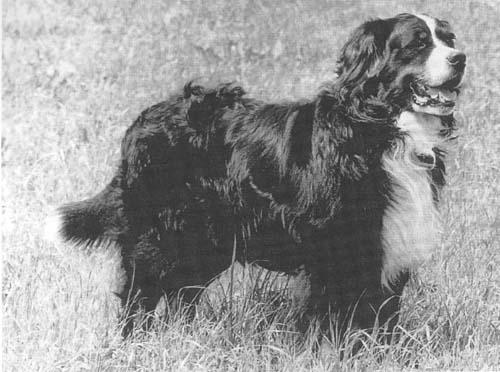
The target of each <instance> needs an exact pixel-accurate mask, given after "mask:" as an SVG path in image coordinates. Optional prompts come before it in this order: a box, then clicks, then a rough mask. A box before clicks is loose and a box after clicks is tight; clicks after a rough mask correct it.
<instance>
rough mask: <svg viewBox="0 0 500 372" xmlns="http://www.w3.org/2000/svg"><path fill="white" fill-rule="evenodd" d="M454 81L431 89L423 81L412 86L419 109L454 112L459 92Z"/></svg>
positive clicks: (413, 83)
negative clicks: (426, 108)
mask: <svg viewBox="0 0 500 372" xmlns="http://www.w3.org/2000/svg"><path fill="white" fill-rule="evenodd" d="M452 83H453V82H452V81H448V82H445V83H444V84H441V85H439V86H435V87H431V86H429V85H426V84H424V83H423V82H421V81H413V82H412V83H411V84H410V89H411V91H412V100H413V103H414V104H415V105H416V106H417V107H421V108H424V107H428V108H435V109H439V110H440V111H452V110H453V108H454V107H455V104H456V101H457V98H458V93H459V90H458V88H457V87H456V86H454V84H452Z"/></svg>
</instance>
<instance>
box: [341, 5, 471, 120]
mask: <svg viewBox="0 0 500 372" xmlns="http://www.w3.org/2000/svg"><path fill="white" fill-rule="evenodd" d="M465 59H466V57H465V54H464V53H462V52H461V51H459V50H458V49H456V48H455V35H454V34H453V33H452V31H451V29H450V26H449V24H448V23H447V22H445V21H442V20H438V19H435V18H432V17H429V16H427V15H412V14H400V15H397V16H396V17H394V18H388V19H377V20H372V21H369V22H366V23H364V24H363V25H361V26H360V27H358V28H357V29H356V30H355V31H354V32H353V34H352V35H351V38H350V39H349V41H348V42H347V43H346V44H345V46H344V47H343V48H342V51H341V56H340V58H339V60H338V65H337V74H338V81H339V83H340V84H341V85H342V86H343V87H345V89H344V91H345V92H348V93H349V95H350V96H351V97H353V96H356V97H357V101H363V102H364V103H365V104H366V103H367V102H377V101H378V102H380V104H381V105H386V106H394V105H396V106H397V107H399V108H400V109H404V110H413V111H416V112H424V113H428V114H432V115H437V116H447V115H450V114H452V112H453V110H454V107H455V103H456V100H457V96H458V93H459V87H460V85H461V83H462V80H463V76H464V72H465ZM360 98H361V99H360Z"/></svg>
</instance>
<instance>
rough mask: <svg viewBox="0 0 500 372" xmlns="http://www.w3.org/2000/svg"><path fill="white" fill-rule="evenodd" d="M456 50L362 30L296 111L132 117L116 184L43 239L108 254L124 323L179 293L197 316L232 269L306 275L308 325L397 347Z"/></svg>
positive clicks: (223, 95) (213, 102)
mask: <svg viewBox="0 0 500 372" xmlns="http://www.w3.org/2000/svg"><path fill="white" fill-rule="evenodd" d="M454 41H455V35H454V34H453V33H452V31H451V29H450V25H449V24H448V23H447V22H445V21H442V20H439V19H436V18H432V17H430V16H428V15H412V14H399V15H397V16H395V17H393V18H388V19H374V20H370V21H367V22H365V23H363V24H362V25H361V26H359V27H358V28H357V29H355V30H354V32H353V33H352V34H351V36H350V38H349V40H348V41H347V43H346V44H345V45H344V46H343V48H342V49H341V51H340V57H339V58H338V61H337V66H336V75H337V77H336V79H335V80H334V81H332V82H328V83H325V84H324V85H323V87H322V88H321V89H320V90H319V92H318V94H317V95H316V96H315V97H313V98H312V99H310V100H304V101H300V102H291V103H267V102H261V101H258V100H255V99H252V98H248V97H247V96H246V95H245V91H244V90H243V88H242V87H240V86H238V85H237V84H234V83H224V84H219V85H215V86H208V87H207V86H202V85H199V84H196V83H193V82H190V83H188V84H186V85H185V86H184V89H183V90H182V91H181V92H179V93H178V94H175V95H172V96H171V97H170V98H169V99H168V100H166V101H165V102H161V103H159V104H157V105H154V106H152V107H150V108H148V109H147V110H145V111H144V112H142V113H141V114H140V116H139V117H138V118H137V119H136V120H135V122H134V123H133V125H132V126H131V127H129V128H128V130H127V131H126V133H125V136H124V139H123V141H122V144H121V161H120V164H119V166H118V169H117V171H116V173H115V175H114V177H113V179H112V180H111V182H110V183H109V185H108V186H106V188H105V189H104V190H103V191H101V192H100V193H99V194H97V195H96V196H94V197H93V198H90V199H87V200H84V201H80V202H75V203H72V204H68V205H64V206H62V207H60V208H59V209H58V210H57V213H56V214H55V215H54V216H53V217H52V218H51V224H50V226H51V228H50V231H52V232H53V233H55V234H57V235H58V236H60V237H61V238H62V239H64V240H65V241H67V242H70V243H73V244H76V245H80V246H95V245H98V244H103V243H109V242H112V243H113V244H115V245H117V246H118V247H119V248H120V250H121V255H122V260H123V268H124V271H125V273H126V282H125V284H124V287H123V291H122V292H121V293H120V297H121V299H122V302H123V304H124V305H126V304H127V299H128V298H130V297H134V296H135V297H137V298H138V301H136V302H135V303H134V305H132V306H133V311H136V310H137V309H138V308H139V307H140V306H141V307H143V308H144V309H145V310H146V311H153V310H154V309H155V306H156V304H157V303H158V301H159V299H160V297H161V296H162V295H163V294H167V295H169V296H175V295H176V294H177V293H179V291H180V290H181V289H182V288H185V290H183V292H182V293H183V300H184V301H185V302H186V303H191V302H192V301H194V300H195V299H196V298H197V296H198V294H199V293H200V290H201V289H200V286H203V285H205V284H207V283H208V282H209V281H210V280H212V279H213V278H214V277H216V276H217V275H218V274H219V273H221V272H222V271H224V270H225V269H226V268H228V266H230V265H231V263H232V262H234V259H235V260H237V261H239V262H241V263H244V262H257V263H259V265H260V266H262V267H264V268H266V269H269V270H273V271H279V272H283V273H293V272H295V270H296V269H297V268H299V267H300V268H303V269H304V270H305V272H306V273H307V275H308V277H309V280H310V286H311V294H310V299H309V301H308V305H307V308H306V310H305V314H306V315H307V316H310V317H317V318H319V319H324V321H323V323H324V324H326V323H327V322H328V320H329V314H332V313H335V314H336V315H337V316H338V319H339V320H341V319H343V322H344V323H345V320H346V319H350V322H351V326H352V327H355V328H360V329H372V328H373V327H374V326H376V325H385V326H386V327H387V328H388V330H389V332H393V329H394V327H395V325H396V322H397V321H398V312H399V308H400V297H401V294H402V292H403V289H404V287H405V285H406V283H407V281H408V279H409V274H410V271H411V270H412V268H414V267H415V266H416V265H418V264H420V263H421V262H423V261H424V260H426V259H428V257H429V256H430V255H431V253H432V251H433V248H434V247H435V245H436V244H437V243H438V240H439V231H440V219H439V214H438V209H437V202H438V200H439V193H440V190H441V189H442V187H443V185H444V184H445V165H444V157H445V155H446V147H447V145H448V143H450V142H451V139H452V138H453V135H452V134H453V132H454V129H455V127H456V124H455V120H454V117H453V113H454V109H455V105H456V102H457V97H458V95H459V88H460V86H461V84H462V81H463V77H464V72H465V66H466V56H465V54H464V53H462V52H460V51H459V50H457V49H456V48H455V46H454ZM308 319H309V318H308ZM323 323H322V324H323ZM325 327H326V326H325ZM127 329H128V330H129V331H130V329H132V321H129V322H128V323H127Z"/></svg>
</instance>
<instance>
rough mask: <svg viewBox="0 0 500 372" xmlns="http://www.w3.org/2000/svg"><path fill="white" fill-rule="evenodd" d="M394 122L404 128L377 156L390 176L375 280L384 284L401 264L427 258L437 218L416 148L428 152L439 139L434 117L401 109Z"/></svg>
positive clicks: (435, 241)
mask: <svg viewBox="0 0 500 372" xmlns="http://www.w3.org/2000/svg"><path fill="white" fill-rule="evenodd" d="M397 125H398V126H399V128H400V129H401V130H402V131H404V132H405V133H406V136H405V139H404V140H403V141H398V142H397V143H395V144H394V146H393V147H392V148H391V149H390V150H388V151H386V152H385V153H384V155H383V156H382V167H383V169H384V170H385V171H386V172H387V173H388V175H389V177H390V179H391V185H392V192H391V196H392V199H391V201H390V205H389V207H388V208H387V209H386V211H385V213H384V216H383V227H382V244H383V250H384V253H383V267H382V277H381V283H382V285H383V286H386V287H388V288H390V284H391V283H392V282H394V281H395V280H396V279H397V277H398V275H399V273H400V272H401V270H404V269H410V268H412V267H414V266H416V265H417V264H419V263H421V262H422V261H424V260H426V259H428V258H429V256H430V255H431V254H432V251H433V249H434V247H435V246H436V245H437V244H438V243H439V233H440V230H441V223H440V219H439V215H438V211H437V209H436V206H435V203H434V200H433V193H432V187H431V184H432V180H431V178H430V176H429V173H428V171H429V167H432V165H429V164H426V163H422V162H420V161H419V160H418V158H417V154H425V155H427V156H432V157H434V152H433V151H432V149H433V148H434V147H438V146H439V145H441V144H442V142H443V140H442V138H440V137H439V130H440V128H441V121H440V119H439V118H438V117H436V116H432V115H427V114H422V113H413V112H403V113H402V114H401V116H400V118H399V120H398V123H397Z"/></svg>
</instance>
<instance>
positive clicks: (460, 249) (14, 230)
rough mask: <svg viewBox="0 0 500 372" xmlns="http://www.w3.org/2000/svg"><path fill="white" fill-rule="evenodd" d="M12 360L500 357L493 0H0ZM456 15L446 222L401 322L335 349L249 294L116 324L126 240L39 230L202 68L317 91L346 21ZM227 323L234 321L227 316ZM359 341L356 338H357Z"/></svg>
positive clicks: (419, 361) (494, 360) (131, 364)
mask: <svg viewBox="0 0 500 372" xmlns="http://www.w3.org/2000/svg"><path fill="white" fill-rule="evenodd" d="M3 5H4V8H3V14H2V20H3V44H2V47H3V55H2V64H3V71H2V97H3V99H2V101H3V102H2V106H3V107H2V122H3V134H2V168H3V169H2V172H3V177H2V190H3V198H2V235H3V237H2V245H3V248H2V255H3V281H2V299H3V302H2V306H3V350H2V352H3V365H4V368H5V369H6V370H19V371H34V370H44V371H55V370H74V371H84V370H92V371H94V370H105V371H108V370H109V371H112V370H120V371H121V370H144V371H149V370H176V371H182V370H201V371H203V370H245V371H246V370H268V369H270V370H286V371H300V370H304V371H305V370H314V371H322V370H338V369H344V370H368V371H371V370H376V369H379V370H390V369H394V370H399V369H402V368H406V369H412V368H416V367H417V366H419V367H420V368H422V369H424V368H428V369H432V370H450V369H461V370H473V369H474V370H475V369H484V370H494V369H500V346H499V341H500V330H499V327H500V288H499V286H500V275H499V270H498V266H499V263H500V262H499V261H500V253H499V252H500V250H499V248H500V247H499V245H500V244H499V241H500V239H499V229H500V227H499V226H500V217H499V210H500V197H499V194H500V145H499V143H500V142H499V140H500V125H499V119H500V109H499V99H500V63H499V62H498V61H499V60H500V42H499V40H500V31H499V27H498V19H500V11H499V5H498V3H497V2H496V1H493V0H491V1H472V0H467V1H460V2H459V1H456V2H453V1H432V0H429V1H427V0H420V1H410V0H405V1H399V0H379V1H353V0H350V1H335V2H334V1H326V0H321V1H312V0H309V1H306V0H295V1H287V2H285V1H279V2H277V1H271V0H255V1H252V0H235V1H222V0H212V1H181V0H179V1H147V0H136V1H133V0H127V1H125V0H120V1H119V0H107V1H97V0H86V1H84V0H82V1H74V0H24V1H8V2H4V4H3ZM399 12H425V13H429V14H431V15H434V16H438V17H440V18H444V19H447V20H448V21H450V22H451V24H452V25H453V26H454V28H455V30H456V33H457V35H458V46H459V47H461V48H463V50H464V51H465V52H466V53H467V55H468V66H467V72H468V78H467V86H466V88H465V89H464V94H463V95H462V99H461V104H460V106H459V111H458V113H457V116H458V118H459V124H460V131H459V132H460V133H459V136H460V137H459V139H458V141H457V146H456V149H455V150H454V151H453V153H452V154H450V162H449V186H448V188H447V190H446V192H445V196H444V202H443V204H442V212H443V215H444V221H445V229H444V232H443V237H442V243H441V244H440V245H439V249H438V250H437V251H436V254H435V255H434V258H433V260H432V262H430V263H428V264H427V265H426V266H425V267H423V268H422V269H421V270H420V271H419V273H418V275H417V276H416V278H415V279H414V280H413V281H412V283H411V285H410V287H409V288H408V290H407V291H406V293H405V298H404V304H403V305H404V312H403V316H402V329H403V330H402V333H403V336H402V337H401V339H400V340H399V342H397V343H395V344H394V345H392V346H390V347H388V346H384V345H379V344H378V343H377V342H376V341H375V340H372V341H370V338H368V339H367V341H366V343H365V347H364V348H362V350H361V351H360V353H358V354H357V355H356V356H354V357H351V358H345V359H344V360H343V361H340V360H339V347H338V345H336V344H332V343H330V342H328V341H324V342H323V343H322V344H321V346H320V347H319V348H318V347H315V346H314V341H315V339H316V338H315V336H314V330H312V331H311V335H310V334H307V335H306V336H305V337H302V336H300V335H297V334H295V333H293V332H292V331H291V330H290V327H288V326H287V325H286V324H285V325H283V324H282V323H283V322H286V320H287V315H286V312H285V311H283V312H282V313H280V314H278V315H279V316H276V317H274V320H269V317H266V316H265V315H266V314H267V312H268V311H271V310H272V307H271V306H266V303H265V302H263V301H259V300H255V301H253V302H252V304H251V305H249V306H246V307H245V308H244V309H239V310H238V311H239V313H238V314H236V315H234V316H233V318H231V321H230V322H228V320H229V319H230V318H228V316H227V314H226V315H224V313H221V314H219V316H218V317H216V318H215V319H214V318H213V317H212V318H206V317H204V316H203V315H200V316H197V317H196V318H195V320H194V321H193V322H192V323H189V322H186V321H185V319H184V317H183V315H182V313H177V314H176V316H174V317H173V318H172V319H171V320H170V322H169V324H168V325H167V326H166V327H160V326H159V330H157V331H156V332H150V333H144V332H137V333H136V334H135V335H134V336H133V337H131V338H129V339H127V340H122V339H121V337H120V335H119V334H120V333H119V332H120V331H119V327H118V326H117V325H116V324H117V322H116V320H117V310H118V306H117V301H116V299H115V298H114V296H113V295H112V294H111V293H112V291H113V289H114V288H116V286H117V285H118V284H119V282H120V280H119V278H120V275H121V270H120V267H119V263H118V260H117V255H116V252H114V251H112V250H111V251H104V250H100V251H98V252H95V253H92V254H90V255H89V254H87V253H86V252H81V251H78V250H76V249H72V248H70V247H68V246H67V245H64V244H59V245H57V244H56V245H54V244H49V243H46V242H44V241H43V240H42V238H41V226H42V221H43V219H44V218H45V216H46V215H47V213H48V211H49V209H50V207H51V206H55V205H60V204H61V203H64V202H68V201H73V200H80V199H82V198H84V197H87V196H91V195H93V194H95V193H96V192H97V191H98V190H100V189H101V188H102V187H103V186H104V185H105V184H106V183H107V181H108V180H109V179H110V177H111V175H112V173H113V170H114V168H115V166H116V163H117V161H118V154H119V142H120V138H121V137H122V135H123V134H124V131H125V129H126V128H127V127H128V126H129V125H130V123H131V121H132V120H133V119H134V118H135V117H136V116H137V115H138V114H139V113H140V111H141V110H143V109H144V108H146V107H148V106H150V105H152V104H154V103H156V102H158V101H160V100H162V99H165V98H166V97H167V96H168V95H169V93H170V92H172V91H174V90H175V89H178V88H179V87H180V86H181V85H182V84H183V83H184V82H185V81H186V80H188V79H191V78H193V77H200V76H202V77H204V76H213V77H214V78H215V79H222V80H235V81H238V82H241V83H242V84H243V86H244V87H246V89H247V90H248V91H249V93H250V94H251V95H252V96H254V97H258V98H263V99H279V100H282V99H296V98H300V97H310V96H312V95H313V94H314V93H315V91H316V89H317V88H318V86H319V84H320V83H321V82H323V81H325V80H328V79H331V78H333V73H332V71H333V66H334V63H335V59H336V56H337V54H338V51H339V48H340V46H341V45H342V43H343V42H344V41H345V40H346V38H347V36H348V33H349V32H350V31H351V30H352V29H353V27H354V26H357V25H358V24H359V23H360V22H362V21H363V20H366V19H368V18H370V17H376V16H377V17H388V16H392V15H395V14H397V13H399ZM228 324H231V325H232V328H231V329H230V328H229V327H228ZM348 344H349V343H348Z"/></svg>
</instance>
